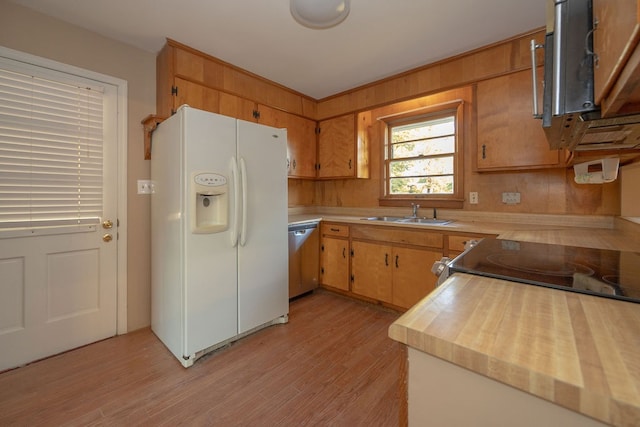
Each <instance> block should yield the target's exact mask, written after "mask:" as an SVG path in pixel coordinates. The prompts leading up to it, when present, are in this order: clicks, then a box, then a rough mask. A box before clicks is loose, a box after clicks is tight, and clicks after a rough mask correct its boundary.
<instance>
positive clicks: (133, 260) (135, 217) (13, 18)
mask: <svg viewBox="0 0 640 427" xmlns="http://www.w3.org/2000/svg"><path fill="white" fill-rule="evenodd" d="M0 45H2V46H5V47H8V48H10V49H14V50H19V51H22V52H27V53H30V54H32V55H37V56H41V57H44V58H48V59H52V60H54V61H58V62H62V63H66V64H70V65H74V66H76V67H81V68H85V69H88V70H92V71H95V72H99V73H102V74H107V75H110V76H114V77H118V78H121V79H124V80H126V81H127V82H128V91H129V93H128V95H129V96H128V117H127V119H128V126H129V129H128V147H129V148H128V154H127V155H128V166H127V173H128V185H127V192H128V201H127V204H128V208H127V216H128V224H127V225H128V234H129V236H128V237H129V240H128V248H127V250H128V270H127V280H128V292H127V304H128V307H127V318H128V325H127V326H128V330H130V331H131V330H135V329H139V328H142V327H145V326H148V325H149V324H150V323H151V316H150V302H151V297H150V289H151V268H150V239H151V238H150V228H151V227H150V223H149V216H150V215H149V214H150V201H149V198H148V196H138V195H137V194H136V181H137V180H138V179H148V177H149V162H148V161H145V160H144V156H143V133H142V125H141V124H140V121H141V120H142V119H143V118H144V117H146V116H147V115H149V114H152V113H155V75H156V74H155V57H156V54H155V53H153V52H145V51H142V50H140V49H137V48H134V47H132V46H129V45H126V44H123V43H120V42H117V41H114V40H111V39H108V38H105V37H102V36H100V35H98V34H96V33H93V32H91V31H87V30H84V29H82V28H80V27H77V26H73V25H69V24H67V23H65V22H63V21H60V20H57V19H54V18H50V17H48V16H46V15H42V14H40V13H37V12H34V11H32V10H31V9H28V8H24V7H22V6H18V5H16V4H14V3H11V2H9V1H6V0H0Z"/></svg>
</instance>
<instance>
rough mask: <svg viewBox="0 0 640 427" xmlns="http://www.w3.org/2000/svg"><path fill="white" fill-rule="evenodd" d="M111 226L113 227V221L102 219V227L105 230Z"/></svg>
mask: <svg viewBox="0 0 640 427" xmlns="http://www.w3.org/2000/svg"><path fill="white" fill-rule="evenodd" d="M111 227H113V221H111V220H110V219H106V220H104V221H102V228H104V229H105V230H108V229H110V228H111Z"/></svg>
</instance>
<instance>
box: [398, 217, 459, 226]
mask: <svg viewBox="0 0 640 427" xmlns="http://www.w3.org/2000/svg"><path fill="white" fill-rule="evenodd" d="M398 222H403V223H407V224H430V225H445V224H449V223H450V222H451V221H450V220H447V219H437V218H404V219H402V220H401V221H398Z"/></svg>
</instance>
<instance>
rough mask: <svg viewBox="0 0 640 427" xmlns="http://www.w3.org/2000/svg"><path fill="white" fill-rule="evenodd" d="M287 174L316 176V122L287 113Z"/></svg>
mask: <svg viewBox="0 0 640 427" xmlns="http://www.w3.org/2000/svg"><path fill="white" fill-rule="evenodd" d="M287 159H288V165H289V176H290V177H295V178H315V177H316V122H315V121H314V120H310V119H305V118H304V117H299V116H295V115H293V114H289V115H288V117H287Z"/></svg>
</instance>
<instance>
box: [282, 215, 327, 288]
mask: <svg viewBox="0 0 640 427" xmlns="http://www.w3.org/2000/svg"><path fill="white" fill-rule="evenodd" d="M319 248H320V232H319V231H318V222H317V221H313V222H305V223H302V224H292V225H290V226H289V298H294V297H297V296H299V295H302V294H304V293H306V292H310V291H312V290H313V289H315V288H316V287H318V275H319V271H320V259H319V256H320V255H319Z"/></svg>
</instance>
